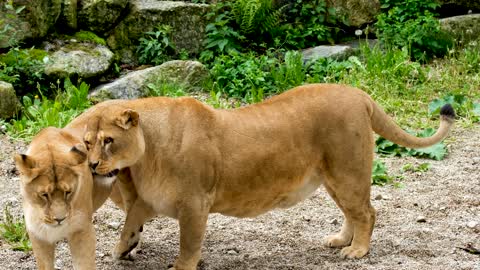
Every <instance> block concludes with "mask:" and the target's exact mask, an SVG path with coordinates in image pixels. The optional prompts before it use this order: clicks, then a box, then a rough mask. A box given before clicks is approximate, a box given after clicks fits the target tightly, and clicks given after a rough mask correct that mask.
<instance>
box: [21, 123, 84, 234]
mask: <svg viewBox="0 0 480 270" xmlns="http://www.w3.org/2000/svg"><path fill="white" fill-rule="evenodd" d="M86 161H87V151H86V149H85V146H84V145H83V143H82V142H81V140H79V139H76V138H75V137H74V136H72V135H71V134H70V133H68V132H66V131H64V130H62V129H58V128H46V129H44V130H43V131H42V132H40V133H39V134H38V135H37V136H36V137H35V138H34V139H33V140H32V143H31V144H30V146H29V149H28V151H27V153H26V154H17V155H16V156H15V163H16V166H17V169H18V171H19V172H20V178H21V189H22V195H23V200H24V210H25V218H26V221H27V228H29V227H30V228H29V229H30V230H33V231H38V230H42V229H43V230H50V229H52V228H60V227H66V226H69V225H65V224H69V223H71V222H70V221H71V219H72V217H73V216H75V214H74V213H73V212H72V211H76V210H77V209H75V208H76V207H73V206H72V204H73V202H75V201H76V200H77V201H78V200H79V199H80V198H81V199H82V200H85V196H88V195H89V196H91V193H90V194H86V193H85V192H84V190H85V188H88V185H90V189H91V182H92V175H91V173H90V170H89V167H88V163H87V162H86ZM89 183H90V184H89ZM87 190H88V189H87ZM90 198H91V197H90ZM90 201H91V199H90ZM84 203H85V204H86V205H88V201H87V202H84ZM90 207H91V204H90ZM85 214H86V215H88V213H85Z"/></svg>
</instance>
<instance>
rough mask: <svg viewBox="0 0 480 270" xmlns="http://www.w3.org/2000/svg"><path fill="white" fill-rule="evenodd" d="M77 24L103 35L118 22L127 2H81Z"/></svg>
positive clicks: (88, 0)
mask: <svg viewBox="0 0 480 270" xmlns="http://www.w3.org/2000/svg"><path fill="white" fill-rule="evenodd" d="M80 4H81V5H80V10H79V11H78V19H79V24H80V25H82V26H84V27H86V28H88V29H89V30H91V31H93V32H96V33H105V32H107V31H108V30H110V29H111V28H113V26H114V25H115V24H116V23H117V22H118V19H119V17H120V15H121V14H122V12H123V11H124V10H125V8H126V7H127V5H128V0H82V1H81V3H80Z"/></svg>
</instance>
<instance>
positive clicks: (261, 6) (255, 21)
mask: <svg viewBox="0 0 480 270" xmlns="http://www.w3.org/2000/svg"><path fill="white" fill-rule="evenodd" d="M282 9H283V8H279V9H276V8H275V7H274V6H273V1H272V0H236V1H235V2H234V3H233V5H232V14H233V16H234V18H235V21H236V23H237V25H238V26H239V29H240V33H242V34H244V35H249V34H254V35H264V34H270V32H272V31H273V29H275V28H276V27H277V26H278V25H279V24H280V22H281V15H282Z"/></svg>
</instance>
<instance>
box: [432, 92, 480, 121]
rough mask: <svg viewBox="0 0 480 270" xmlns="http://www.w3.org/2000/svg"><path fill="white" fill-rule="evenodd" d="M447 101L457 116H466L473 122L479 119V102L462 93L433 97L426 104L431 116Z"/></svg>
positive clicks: (437, 113) (435, 114)
mask: <svg viewBox="0 0 480 270" xmlns="http://www.w3.org/2000/svg"><path fill="white" fill-rule="evenodd" d="M447 103H448V104H451V105H452V106H453V108H454V109H455V113H456V114H457V116H458V117H468V118H470V119H472V120H473V121H474V122H478V121H480V103H478V102H473V101H472V100H471V99H469V98H468V97H467V96H465V95H462V94H448V95H445V96H443V97H442V98H437V99H434V100H433V101H432V102H430V104H429V105H428V112H429V113H430V114H431V115H433V116H438V115H439V113H440V109H441V108H442V107H443V105H445V104H447Z"/></svg>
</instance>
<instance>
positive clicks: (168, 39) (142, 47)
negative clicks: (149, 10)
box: [137, 25, 176, 65]
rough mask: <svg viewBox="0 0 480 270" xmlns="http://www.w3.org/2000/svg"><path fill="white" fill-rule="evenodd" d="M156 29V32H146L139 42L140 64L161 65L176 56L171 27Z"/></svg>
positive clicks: (163, 26)
mask: <svg viewBox="0 0 480 270" xmlns="http://www.w3.org/2000/svg"><path fill="white" fill-rule="evenodd" d="M155 29H156V31H150V32H146V33H145V36H144V37H142V38H140V40H139V41H140V44H139V45H138V47H137V55H138V59H139V62H140V64H153V65H159V64H162V63H163V62H165V61H168V60H170V59H172V57H174V56H175V55H176V49H175V45H174V44H173V42H172V28H171V27H170V26H169V25H161V26H158V27H156V28H155Z"/></svg>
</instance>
